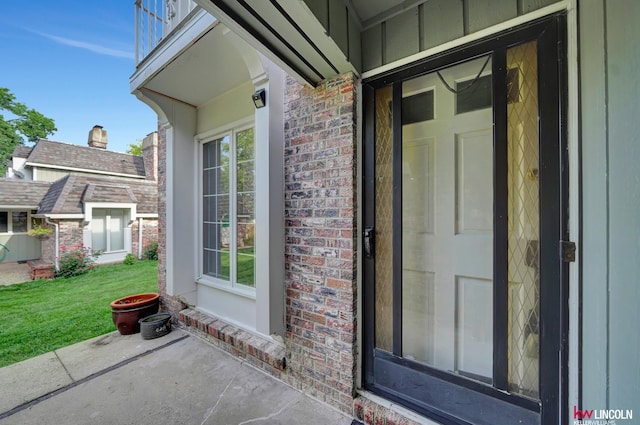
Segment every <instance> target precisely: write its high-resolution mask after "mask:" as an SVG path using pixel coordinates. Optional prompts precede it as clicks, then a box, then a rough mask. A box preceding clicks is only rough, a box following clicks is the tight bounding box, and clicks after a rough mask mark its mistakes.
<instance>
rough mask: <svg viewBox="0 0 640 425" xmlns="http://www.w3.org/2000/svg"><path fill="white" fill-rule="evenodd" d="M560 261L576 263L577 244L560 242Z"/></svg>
mask: <svg viewBox="0 0 640 425" xmlns="http://www.w3.org/2000/svg"><path fill="white" fill-rule="evenodd" d="M560 259H561V260H562V261H564V262H565V263H573V262H575V261H576V243H575V242H571V241H560Z"/></svg>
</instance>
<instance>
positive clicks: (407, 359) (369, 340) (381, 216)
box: [363, 15, 568, 425]
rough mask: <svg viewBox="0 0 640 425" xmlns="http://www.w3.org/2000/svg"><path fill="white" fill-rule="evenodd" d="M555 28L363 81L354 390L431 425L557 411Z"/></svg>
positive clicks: (550, 418) (559, 284) (558, 27)
mask: <svg viewBox="0 0 640 425" xmlns="http://www.w3.org/2000/svg"><path fill="white" fill-rule="evenodd" d="M564 28H565V19H564V16H563V15H557V16H554V17H551V18H546V19H544V20H541V21H536V22H533V23H530V24H528V25H526V26H524V27H522V28H518V29H516V30H512V31H509V32H506V33H503V34H499V35H497V36H494V37H492V38H490V39H487V40H482V41H479V42H476V43H474V44H473V45H469V46H464V47H462V48H459V49H456V50H454V51H451V52H447V53H445V54H442V55H439V56H438V57H435V58H431V59H428V60H425V61H423V62H420V63H417V64H413V65H410V66H407V67H405V68H402V69H399V70H396V71H394V72H392V73H390V74H388V75H384V76H382V77H376V78H375V79H371V80H368V81H365V82H364V117H365V127H364V139H365V142H364V161H365V162H364V164H365V166H364V188H365V191H364V201H365V208H364V223H363V224H364V235H363V245H364V246H363V253H364V261H363V264H364V309H365V311H364V319H365V323H364V337H365V338H364V358H363V360H364V362H363V363H364V378H365V388H366V389H368V390H370V391H372V392H374V393H377V394H379V395H382V396H384V397H386V398H388V399H391V400H393V401H396V402H399V403H401V404H403V405H405V406H407V407H409V408H411V409H414V410H416V411H418V412H420V413H422V414H425V415H427V416H429V417H432V418H434V419H436V420H439V421H441V422H443V423H451V424H487V425H497V424H515V423H517V424H542V423H544V424H545V425H547V424H556V423H559V419H558V418H559V417H561V415H564V416H565V417H566V415H565V413H566V404H567V403H566V362H567V360H566V359H567V352H566V351H567V349H566V333H567V329H568V326H567V317H568V316H567V302H566V301H567V297H568V295H567V288H568V270H567V264H566V263H565V262H564V261H563V259H562V258H561V257H560V255H559V253H560V247H561V241H563V240H567V239H568V235H567V230H566V229H567V227H566V222H567V217H566V207H567V205H566V203H567V174H566V173H567V168H566V159H565V158H564V155H565V154H564V152H565V144H566V140H565V139H566V137H565V135H564V128H565V127H564V125H563V122H564V117H563V113H564V110H565V108H564V106H563V105H564V104H565V99H566V96H565V94H564V92H565V89H564V87H563V85H564V80H565V78H564V75H565V72H566V71H565V59H564V58H565V51H564Z"/></svg>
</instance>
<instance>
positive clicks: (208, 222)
mask: <svg viewBox="0 0 640 425" xmlns="http://www.w3.org/2000/svg"><path fill="white" fill-rule="evenodd" d="M255 222H256V214H255V137H254V129H253V128H246V129H240V130H235V131H232V132H229V133H227V134H224V135H222V136H220V137H218V138H215V139H213V140H209V141H207V142H205V143H204V144H203V146H202V219H201V223H202V270H201V273H202V275H203V276H210V277H212V278H214V279H215V280H216V281H223V282H224V283H225V284H228V285H230V286H233V287H238V286H240V287H245V288H247V287H251V288H255V263H256V262H255V259H256V256H255V251H254V237H255V236H254V235H255V226H256V223H255Z"/></svg>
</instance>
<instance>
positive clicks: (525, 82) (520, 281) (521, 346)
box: [507, 42, 540, 398]
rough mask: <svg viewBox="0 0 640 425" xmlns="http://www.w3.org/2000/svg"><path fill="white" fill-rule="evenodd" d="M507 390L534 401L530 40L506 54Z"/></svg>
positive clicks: (536, 230)
mask: <svg viewBox="0 0 640 425" xmlns="http://www.w3.org/2000/svg"><path fill="white" fill-rule="evenodd" d="M507 68H508V69H509V71H508V76H509V78H508V81H507V89H508V100H509V104H508V107H507V108H508V109H507V121H508V123H507V124H508V164H509V166H508V169H509V175H508V188H509V196H508V202H509V203H508V205H509V265H508V267H509V330H508V333H509V336H508V338H509V346H508V347H509V375H508V376H509V390H510V391H512V392H515V393H519V394H523V395H526V396H530V397H532V398H538V386H539V384H538V375H539V373H538V372H539V371H538V362H539V344H540V337H539V327H538V323H539V314H540V313H539V285H540V282H539V278H540V273H539V272H540V265H539V256H540V252H539V244H538V241H539V238H540V223H539V204H540V203H539V183H538V163H539V153H538V152H539V146H538V144H539V136H538V64H537V46H536V42H530V43H526V44H522V45H519V46H516V47H512V48H510V49H509V50H508V51H507Z"/></svg>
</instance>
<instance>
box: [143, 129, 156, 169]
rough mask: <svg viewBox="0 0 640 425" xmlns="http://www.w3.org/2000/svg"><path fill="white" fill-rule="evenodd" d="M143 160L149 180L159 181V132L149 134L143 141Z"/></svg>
mask: <svg viewBox="0 0 640 425" xmlns="http://www.w3.org/2000/svg"><path fill="white" fill-rule="evenodd" d="M142 159H143V160H144V173H145V175H146V178H147V180H154V181H155V180H157V179H158V132H157V131H154V132H153V133H149V134H147V137H145V138H144V139H143V140H142Z"/></svg>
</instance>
